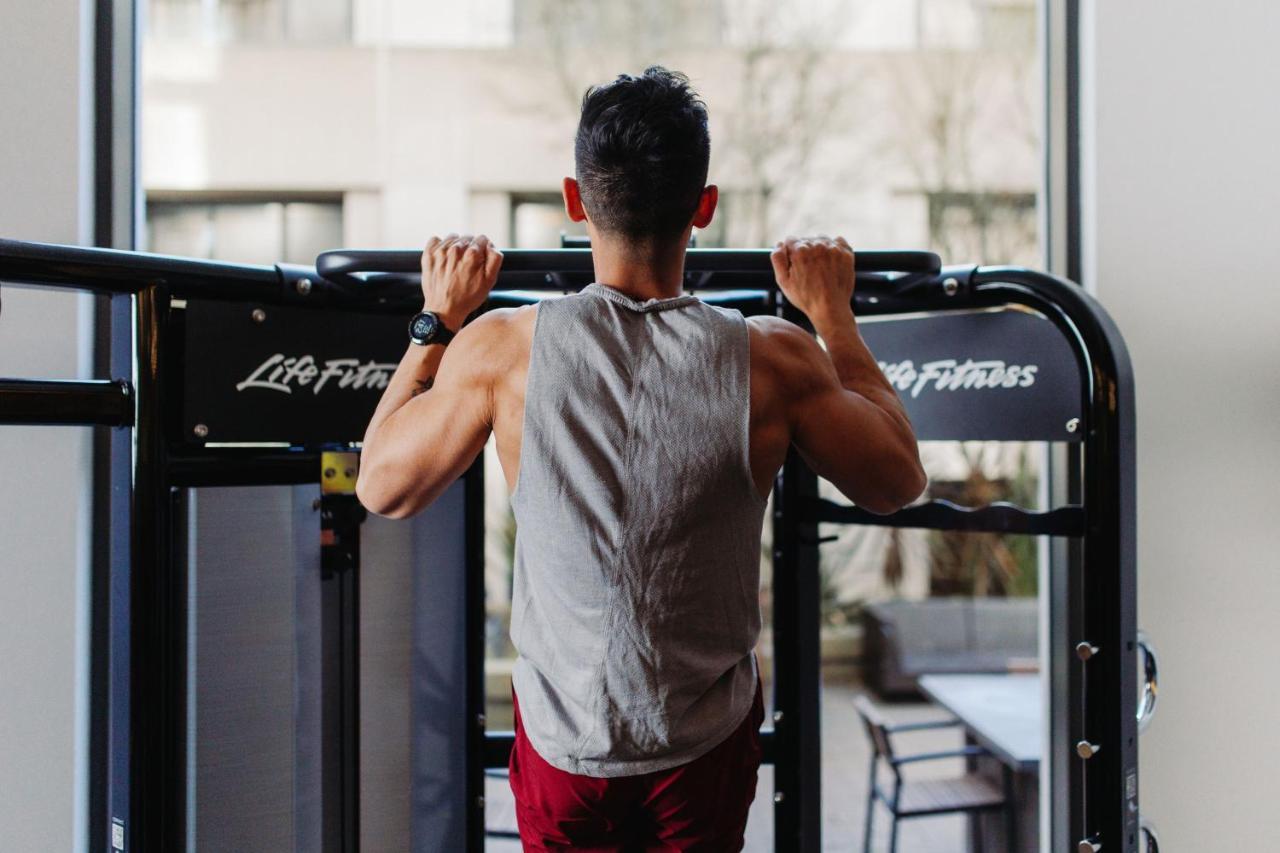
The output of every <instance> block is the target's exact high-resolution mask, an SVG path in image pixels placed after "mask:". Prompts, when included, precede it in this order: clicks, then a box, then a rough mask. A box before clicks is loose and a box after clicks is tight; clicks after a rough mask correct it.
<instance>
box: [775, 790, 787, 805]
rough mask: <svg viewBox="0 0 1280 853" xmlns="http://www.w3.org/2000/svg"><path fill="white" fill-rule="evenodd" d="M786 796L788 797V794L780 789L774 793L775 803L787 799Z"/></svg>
mask: <svg viewBox="0 0 1280 853" xmlns="http://www.w3.org/2000/svg"><path fill="white" fill-rule="evenodd" d="M786 798H787V797H786V795H785V794H783V793H782V792H781V791H778V792H777V793H776V794H774V795H773V801H774V802H775V803H780V802H782V801H783V800H785V799H786Z"/></svg>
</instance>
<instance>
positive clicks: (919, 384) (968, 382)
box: [879, 358, 1040, 398]
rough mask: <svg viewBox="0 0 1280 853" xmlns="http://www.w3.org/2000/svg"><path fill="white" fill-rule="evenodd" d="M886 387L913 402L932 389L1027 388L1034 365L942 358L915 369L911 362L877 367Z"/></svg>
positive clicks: (1033, 373) (884, 364) (1031, 381)
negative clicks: (923, 392)
mask: <svg viewBox="0 0 1280 853" xmlns="http://www.w3.org/2000/svg"><path fill="white" fill-rule="evenodd" d="M879 364H880V369H881V370H882V371H884V376H885V378H886V379H888V380H889V384H890V385H892V386H893V387H894V388H896V389H898V390H899V391H910V392H911V396H912V397H913V398H915V397H919V396H920V392H921V391H923V390H925V389H926V388H929V387H932V388H933V390H935V391H962V390H979V389H986V388H1029V387H1031V386H1032V385H1034V384H1035V382H1036V372H1037V371H1038V370H1039V369H1040V366H1039V365H1036V364H1006V363H1005V362H1004V361H1001V360H999V359H991V360H987V361H974V360H973V359H967V360H966V361H959V360H958V359H954V358H944V359H940V360H938V361H927V362H925V363H924V364H922V365H920V367H919V368H917V367H916V366H915V363H914V362H913V361H911V359H904V360H902V361H894V362H887V361H882V362H880V363H879Z"/></svg>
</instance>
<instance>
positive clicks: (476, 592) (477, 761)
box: [463, 453, 488, 853]
mask: <svg viewBox="0 0 1280 853" xmlns="http://www.w3.org/2000/svg"><path fill="white" fill-rule="evenodd" d="M463 490H464V491H463V505H464V507H465V509H464V513H465V515H464V518H463V525H464V528H463V531H464V532H463V536H464V537H465V541H464V546H463V547H464V548H465V553H466V558H465V561H464V564H465V565H466V572H467V574H466V578H465V579H464V584H465V586H464V593H463V594H464V598H465V600H464V602H463V606H464V608H465V609H464V611H463V613H464V618H463V622H464V624H465V626H466V633H465V637H464V641H463V642H464V644H465V651H464V655H465V659H466V667H467V671H466V673H465V677H464V678H465V680H464V683H465V688H464V689H465V691H466V695H465V696H464V699H463V703H464V706H465V708H464V711H465V713H466V739H467V742H466V755H467V760H466V762H465V764H466V774H467V775H466V778H465V779H464V780H463V784H464V785H465V786H466V803H467V812H466V838H467V841H466V844H467V849H468V850H469V851H472V853H483V850H484V813H485V808H484V769H485V766H486V763H485V758H486V749H487V746H488V743H487V740H486V738H485V731H484V727H485V684H484V682H485V675H484V657H485V636H484V626H485V606H484V515H485V513H484V454H483V453H481V454H479V455H478V456H477V457H476V460H475V462H473V463H472V465H471V467H470V468H469V469H468V470H467V473H466V474H465V475H464V480H463Z"/></svg>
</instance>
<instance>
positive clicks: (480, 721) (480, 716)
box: [476, 714, 484, 729]
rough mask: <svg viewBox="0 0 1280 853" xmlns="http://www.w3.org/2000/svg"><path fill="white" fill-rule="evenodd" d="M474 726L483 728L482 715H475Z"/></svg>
mask: <svg viewBox="0 0 1280 853" xmlns="http://www.w3.org/2000/svg"><path fill="white" fill-rule="evenodd" d="M476 725H477V726H479V727H480V728H482V729H483V728H484V714H476Z"/></svg>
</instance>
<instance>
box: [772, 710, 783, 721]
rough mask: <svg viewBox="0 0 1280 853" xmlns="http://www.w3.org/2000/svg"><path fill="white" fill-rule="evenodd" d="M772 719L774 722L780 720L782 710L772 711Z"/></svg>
mask: <svg viewBox="0 0 1280 853" xmlns="http://www.w3.org/2000/svg"><path fill="white" fill-rule="evenodd" d="M773 721H774V722H775V723H780V722H782V712H781V711H774V712H773Z"/></svg>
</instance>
